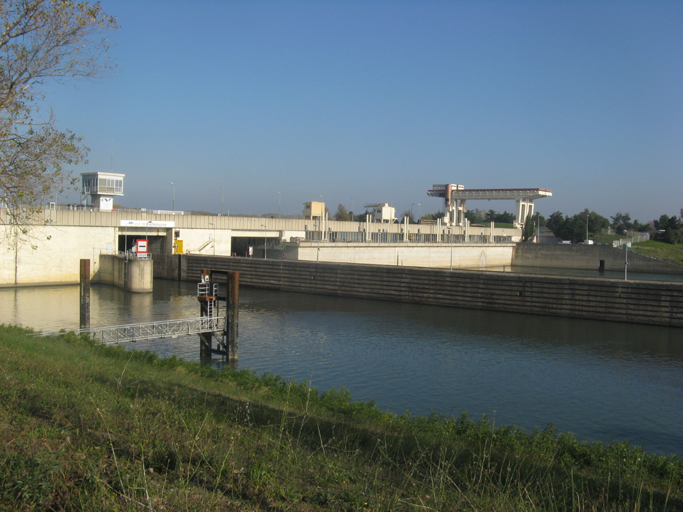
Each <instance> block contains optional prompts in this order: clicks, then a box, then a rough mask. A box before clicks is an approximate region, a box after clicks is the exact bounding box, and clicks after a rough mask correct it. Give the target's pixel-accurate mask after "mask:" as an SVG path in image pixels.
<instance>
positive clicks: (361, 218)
mask: <svg viewBox="0 0 683 512" xmlns="http://www.w3.org/2000/svg"><path fill="white" fill-rule="evenodd" d="M368 215H370V212H368V211H367V210H365V212H363V213H361V214H358V215H356V216H354V217H353V220H355V221H356V222H365V220H366V219H367V216H368Z"/></svg>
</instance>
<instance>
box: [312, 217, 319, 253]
mask: <svg viewBox="0 0 683 512" xmlns="http://www.w3.org/2000/svg"><path fill="white" fill-rule="evenodd" d="M313 227H314V228H315V230H316V232H317V231H318V223H317V222H314V223H313ZM316 236H317V235H316ZM315 261H318V262H319V261H320V238H318V250H317V251H316V256H315Z"/></svg>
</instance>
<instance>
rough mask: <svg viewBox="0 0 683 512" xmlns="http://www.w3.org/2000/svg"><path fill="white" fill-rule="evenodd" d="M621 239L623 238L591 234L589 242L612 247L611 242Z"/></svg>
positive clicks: (604, 234)
mask: <svg viewBox="0 0 683 512" xmlns="http://www.w3.org/2000/svg"><path fill="white" fill-rule="evenodd" d="M622 238H625V237H624V236H621V235H608V234H606V233H591V240H593V241H594V242H595V243H598V244H609V245H612V242H614V241H615V240H621V239H622Z"/></svg>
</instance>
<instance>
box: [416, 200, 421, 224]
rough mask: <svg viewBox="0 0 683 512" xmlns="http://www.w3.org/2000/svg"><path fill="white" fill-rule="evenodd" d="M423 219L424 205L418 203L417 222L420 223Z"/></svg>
mask: <svg viewBox="0 0 683 512" xmlns="http://www.w3.org/2000/svg"><path fill="white" fill-rule="evenodd" d="M421 218H422V205H421V204H420V203H417V220H418V221H419V220H420V219H421Z"/></svg>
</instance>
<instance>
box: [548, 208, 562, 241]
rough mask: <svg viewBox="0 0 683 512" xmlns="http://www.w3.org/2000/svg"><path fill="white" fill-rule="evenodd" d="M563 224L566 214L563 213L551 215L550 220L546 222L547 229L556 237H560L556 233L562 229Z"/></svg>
mask: <svg viewBox="0 0 683 512" xmlns="http://www.w3.org/2000/svg"><path fill="white" fill-rule="evenodd" d="M563 222H564V214H563V213H562V212H553V213H551V214H550V217H548V220H546V221H545V227H546V228H548V229H549V230H550V231H552V232H553V234H554V235H555V236H558V235H557V233H555V232H556V231H557V230H558V229H559V228H560V226H561V225H562V223H563Z"/></svg>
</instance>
